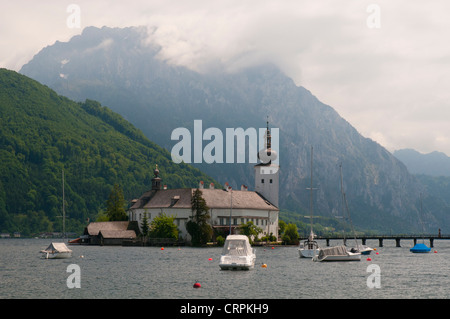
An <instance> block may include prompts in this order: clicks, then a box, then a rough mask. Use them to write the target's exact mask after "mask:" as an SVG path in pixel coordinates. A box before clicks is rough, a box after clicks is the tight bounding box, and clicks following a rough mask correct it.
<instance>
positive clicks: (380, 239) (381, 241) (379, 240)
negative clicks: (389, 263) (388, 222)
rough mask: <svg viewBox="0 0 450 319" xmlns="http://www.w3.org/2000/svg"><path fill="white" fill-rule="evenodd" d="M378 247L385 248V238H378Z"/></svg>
mask: <svg viewBox="0 0 450 319" xmlns="http://www.w3.org/2000/svg"><path fill="white" fill-rule="evenodd" d="M378 247H383V238H378Z"/></svg>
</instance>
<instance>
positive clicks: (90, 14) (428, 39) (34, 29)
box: [0, 0, 450, 155]
mask: <svg viewBox="0 0 450 319" xmlns="http://www.w3.org/2000/svg"><path fill="white" fill-rule="evenodd" d="M71 4H74V5H75V6H71ZM77 8H78V9H79V11H77ZM78 13H79V14H78ZM77 18H79V20H77ZM78 21H79V26H78V25H77V22H78ZM104 25H106V26H110V27H126V26H137V25H147V26H151V27H154V26H156V27H158V29H157V31H156V38H155V39H156V41H157V42H158V43H159V44H160V45H162V47H163V50H162V55H164V58H165V59H167V60H168V61H170V62H171V63H178V64H182V65H186V66H187V67H190V68H192V69H195V70H198V71H201V72H205V71H207V70H208V66H209V65H211V63H222V64H223V66H225V67H226V68H227V69H228V70H230V71H231V70H235V69H238V68H241V67H245V66H247V65H250V64H254V63H257V62H259V61H263V60H266V59H270V60H273V61H274V62H276V63H277V64H278V65H279V66H280V67H281V68H282V69H283V70H284V71H285V73H286V74H287V75H288V76H290V77H291V78H292V79H293V80H294V81H295V83H296V84H297V85H301V86H304V87H305V88H306V89H308V90H310V91H311V92H312V94H314V95H315V96H316V97H317V98H319V100H321V101H322V102H324V103H326V104H328V105H330V106H332V107H333V108H334V109H335V110H336V111H338V112H339V114H340V115H341V116H342V117H344V118H345V119H346V120H347V121H349V122H350V123H351V124H352V125H353V126H354V127H355V128H356V129H357V130H358V131H359V132H360V133H361V134H363V135H364V136H365V137H369V138H372V139H373V140H375V141H377V142H378V143H380V144H381V145H383V146H385V147H386V148H387V149H388V150H390V151H393V150H396V149H401V148H414V149H416V150H418V151H420V152H422V153H428V152H431V151H441V152H444V153H446V154H448V155H450V81H449V77H450V1H448V0H439V1H433V0H431V1H423V0H421V1H416V0H394V1H392V0H379V1H377V0H371V1H367V0H317V1H311V0H309V1H304V0H294V1H284V0H282V1H280V0H278V1H263V0H255V1H254V0H245V1H242V0H240V1H233V0H223V1H216V0H196V1H189V0H184V1H183V0H180V1H170V0H161V1H159V0H158V1H156V0H129V1H112V0H110V1H105V0H96V1H92V0H90V1H86V0H83V1H76V0H73V1H62V0H40V1H29V0H15V1H2V4H1V5H0V67H5V68H8V69H12V70H16V71H18V70H20V68H21V67H22V65H23V64H25V63H27V62H28V61H29V60H30V59H31V58H32V57H33V55H34V54H36V53H38V52H39V51H40V50H41V49H42V48H43V47H45V46H48V45H52V44H54V43H55V41H57V40H59V41H68V40H69V39H70V38H71V37H72V36H74V35H77V34H80V33H81V32H82V29H83V28H85V27H87V26H97V27H102V26H104Z"/></svg>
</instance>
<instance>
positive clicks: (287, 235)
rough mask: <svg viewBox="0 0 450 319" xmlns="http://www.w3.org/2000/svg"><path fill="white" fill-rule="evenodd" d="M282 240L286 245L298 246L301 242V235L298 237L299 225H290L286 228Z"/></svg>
mask: <svg viewBox="0 0 450 319" xmlns="http://www.w3.org/2000/svg"><path fill="white" fill-rule="evenodd" d="M281 239H282V241H283V242H285V243H286V244H292V245H297V244H298V241H299V240H298V239H299V235H298V230H297V225H296V224H292V223H289V224H288V225H287V226H286V228H285V230H284V234H283V236H282V237H281Z"/></svg>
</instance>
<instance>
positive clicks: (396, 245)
mask: <svg viewBox="0 0 450 319" xmlns="http://www.w3.org/2000/svg"><path fill="white" fill-rule="evenodd" d="M395 247H402V246H400V238H398V237H397V238H395Z"/></svg>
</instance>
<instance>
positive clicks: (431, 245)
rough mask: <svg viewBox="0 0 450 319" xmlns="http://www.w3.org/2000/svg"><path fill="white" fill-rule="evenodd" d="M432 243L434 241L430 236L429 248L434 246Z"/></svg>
mask: <svg viewBox="0 0 450 319" xmlns="http://www.w3.org/2000/svg"><path fill="white" fill-rule="evenodd" d="M433 243H434V238H430V248H433V247H434V245H433Z"/></svg>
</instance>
